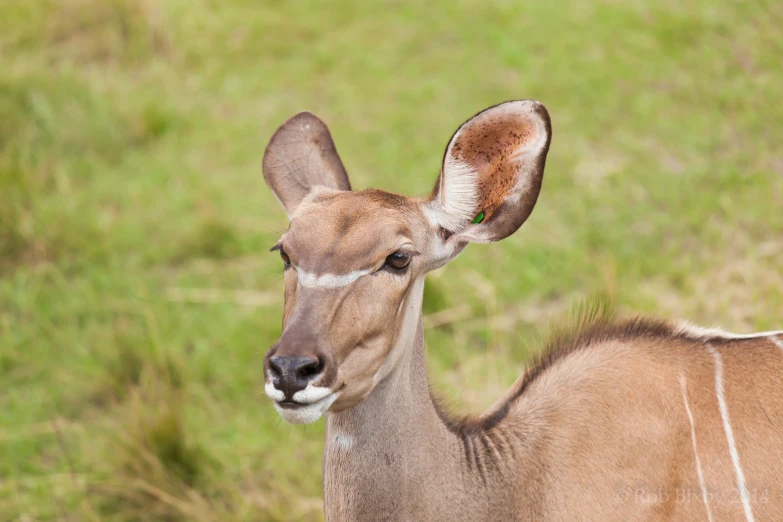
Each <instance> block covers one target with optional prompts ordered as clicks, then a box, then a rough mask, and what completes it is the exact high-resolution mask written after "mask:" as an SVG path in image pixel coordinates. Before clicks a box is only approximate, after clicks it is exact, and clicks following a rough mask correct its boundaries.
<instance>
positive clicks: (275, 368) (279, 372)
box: [269, 357, 283, 379]
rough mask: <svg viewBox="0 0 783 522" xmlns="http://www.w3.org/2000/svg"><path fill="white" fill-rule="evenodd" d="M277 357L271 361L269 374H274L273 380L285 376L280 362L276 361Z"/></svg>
mask: <svg viewBox="0 0 783 522" xmlns="http://www.w3.org/2000/svg"><path fill="white" fill-rule="evenodd" d="M275 359H277V357H272V358H271V359H269V373H271V374H272V378H273V379H279V378H280V377H282V376H283V369H282V367H281V366H280V363H279V361H276V360H275Z"/></svg>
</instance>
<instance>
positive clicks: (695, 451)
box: [680, 374, 713, 522]
mask: <svg viewBox="0 0 783 522" xmlns="http://www.w3.org/2000/svg"><path fill="white" fill-rule="evenodd" d="M680 389H682V400H683V402H685V411H686V412H687V413H688V421H689V422H690V423H691V442H692V443H693V454H694V455H695V456H696V473H698V475H699V485H700V486H701V496H702V500H704V507H705V508H706V509H707V520H708V521H709V522H713V518H712V511H710V501H709V497H708V496H707V484H706V483H705V482H704V473H703V472H702V470H701V460H700V459H699V451H698V449H697V448H696V426H695V425H694V423H693V414H692V413H691V407H690V404H688V390H687V389H686V384H685V375H683V374H680Z"/></svg>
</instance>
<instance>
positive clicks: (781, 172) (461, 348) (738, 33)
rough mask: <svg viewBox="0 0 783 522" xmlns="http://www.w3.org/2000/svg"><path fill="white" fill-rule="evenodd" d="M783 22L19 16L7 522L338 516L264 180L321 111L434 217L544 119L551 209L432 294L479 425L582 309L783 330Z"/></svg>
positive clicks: (450, 358)
mask: <svg viewBox="0 0 783 522" xmlns="http://www.w3.org/2000/svg"><path fill="white" fill-rule="evenodd" d="M781 25H783V5H782V4H780V3H775V2H772V1H769V0H768V1H767V2H766V3H765V2H712V1H709V0H703V1H701V0H699V1H696V0H688V1H685V2H669V3H668V4H667V3H664V2H642V1H638V2H637V1H629V2H619V1H611V0H605V1H601V2H598V1H596V2H588V1H579V0H573V1H568V2H536V1H526V2H477V1H475V2H470V1H463V0H455V1H451V2H435V3H433V2H413V1H411V2H407V1H385V2H360V1H356V2H339V3H337V2H320V1H319V2H257V1H255V0H253V1H251V0H230V1H229V0H220V1H218V0H171V1H163V0H157V1H156V0H25V1H18V0H0V520H9V521H10V520H18V521H25V522H28V521H49V520H67V521H82V520H93V521H95V520H101V521H122V522H126V521H135V520H139V521H141V520H164V521H178V520H200V521H217V520H238V521H250V520H313V519H319V518H321V517H322V515H321V510H322V505H321V485H320V477H321V472H320V456H321V445H322V440H321V437H322V430H323V427H322V422H321V423H318V424H316V425H311V426H305V427H295V426H289V425H285V424H283V423H282V422H281V421H280V420H279V418H278V416H277V415H276V413H275V412H274V410H273V408H272V407H271V406H270V404H269V403H268V401H267V400H266V398H265V395H264V394H263V389H262V388H263V376H262V371H261V369H262V357H263V355H264V353H265V352H266V350H267V348H268V347H269V346H270V345H271V344H272V343H273V342H274V341H275V339H276V338H277V335H278V334H279V328H280V316H281V306H280V305H281V302H282V282H281V276H282V267H281V266H280V260H279V257H278V256H277V255H275V254H269V253H268V252H267V249H268V248H269V247H270V246H272V245H273V244H274V243H275V241H276V240H277V237H278V235H279V234H280V233H281V232H282V231H283V230H285V227H286V221H285V216H284V214H283V212H282V210H281V209H280V208H279V206H278V205H277V203H276V202H275V201H274V198H273V197H272V195H271V193H270V192H269V191H268V189H267V188H266V186H265V184H264V181H263V177H262V175H261V170H260V165H261V156H262V154H263V150H264V146H265V145H266V141H267V140H268V138H269V136H270V135H271V133H272V132H273V131H274V129H275V128H276V127H277V126H278V125H279V124H280V123H282V122H283V121H284V120H285V119H286V118H287V117H289V116H290V115H292V114H293V113H295V112H297V111H299V110H302V109H309V110H311V111H313V112H315V113H316V114H318V115H319V116H321V117H322V118H323V119H324V120H325V121H327V122H328V123H329V125H330V127H331V129H332V132H333V135H334V137H335V141H336V142H337V146H338V149H339V150H340V151H341V155H342V157H343V160H344V161H345V163H346V166H347V168H348V170H349V173H350V174H351V178H352V181H353V184H354V187H357V188H363V187H366V186H377V187H379V188H384V189H387V190H392V191H399V192H404V193H406V194H410V195H414V194H419V195H420V194H425V193H427V192H428V191H429V190H430V188H431V186H432V184H433V183H434V180H435V177H436V175H437V171H438V168H439V166H440V165H439V163H440V160H441V155H442V151H443V147H444V146H445V144H446V141H447V140H448V138H449V137H450V136H451V133H452V132H453V131H454V130H455V129H456V127H457V126H458V125H459V124H460V123H461V122H462V121H463V120H465V119H466V118H467V117H469V116H471V115H472V114H473V113H475V112H477V111H478V110H481V109H483V108H484V107H486V106H489V105H493V104H495V103H498V102H500V101H504V100H507V99H513V98H536V99H538V100H541V101H543V102H544V103H545V104H546V105H547V107H548V108H549V111H550V113H551V116H552V119H553V124H554V139H553V144H552V149H551V152H550V156H549V162H548V168H547V174H546V177H545V183H544V189H543V191H542V194H541V197H540V199H539V204H538V208H537V209H536V211H535V212H534V213H533V215H532V217H531V219H530V220H529V221H528V223H527V224H526V225H525V226H524V227H523V228H522V229H521V230H520V231H519V232H518V233H517V234H516V235H514V236H512V237H511V238H509V239H507V240H506V241H504V242H502V243H499V244H495V245H489V246H484V245H476V246H471V247H470V248H468V250H467V251H466V252H465V253H464V254H463V255H462V256H461V257H460V258H459V259H458V260H457V261H455V262H454V263H452V264H451V265H449V266H448V267H447V268H446V269H445V270H442V271H441V272H439V273H436V274H433V276H432V277H431V278H430V281H429V283H428V286H427V289H426V296H425V313H426V320H425V321H426V323H427V324H428V325H429V326H430V328H429V329H428V332H427V343H428V351H429V362H430V371H431V376H432V380H433V381H434V382H435V383H436V385H437V388H438V389H439V390H440V391H441V393H442V394H443V395H444V396H445V397H446V398H448V399H450V400H451V401H452V402H453V403H454V404H455V406H456V407H459V408H461V409H462V410H466V411H480V410H481V409H482V408H484V407H486V406H488V405H489V404H491V403H492V402H493V400H494V399H495V398H496V397H497V396H498V395H499V394H500V392H501V391H502V390H503V389H505V388H506V387H507V386H509V385H510V384H511V382H512V381H513V380H514V378H515V377H516V376H517V375H518V374H519V373H520V372H521V371H522V370H523V369H524V367H525V363H526V361H529V360H530V357H531V355H532V354H533V353H535V351H536V349H537V347H538V346H539V345H540V342H541V339H542V337H544V336H545V335H546V332H547V329H548V328H549V326H550V325H552V324H557V323H558V322H561V321H563V320H564V319H565V318H566V317H567V316H568V314H569V310H570V309H571V308H572V307H573V306H574V304H575V303H577V302H579V301H580V300H583V299H588V300H589V299H595V298H599V299H608V300H611V301H613V302H614V303H616V304H617V305H618V306H619V307H620V308H622V309H624V310H633V311H642V312H647V313H653V314H656V315H659V316H677V317H682V318H687V319H690V320H693V321H696V322H699V323H703V324H706V325H711V324H719V325H721V326H724V327H726V328H729V329H734V330H739V331H753V330H761V329H772V328H781V327H783V142H782V141H781V136H782V135H783V104H781V101H780V89H781V85H783V68H781V67H780V57H781V56H783V37H782V36H781V35H780V27H781Z"/></svg>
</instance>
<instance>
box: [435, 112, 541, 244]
mask: <svg viewBox="0 0 783 522" xmlns="http://www.w3.org/2000/svg"><path fill="white" fill-rule="evenodd" d="M551 138H552V126H551V123H550V121H549V114H548V113H547V111H546V108H544V106H543V105H542V104H540V103H539V102H537V101H533V100H524V101H510V102H506V103H501V104H500V105H496V106H494V107H490V108H489V109H486V110H484V111H482V112H480V113H478V114H477V115H476V116H474V117H473V118H471V119H469V120H468V121H467V122H465V123H464V124H462V126H461V127H460V128H459V129H458V130H457V132H456V133H455V134H454V136H453V137H452V138H451V141H449V144H448V147H446V153H445V155H444V157H443V167H442V169H441V172H440V176H439V177H438V182H437V184H436V185H435V189H434V191H433V193H432V198H431V200H430V201H429V203H428V205H429V207H430V209H431V211H432V215H433V217H434V219H435V220H436V221H437V222H438V225H439V226H441V227H442V228H444V229H445V230H447V231H449V232H450V233H454V234H457V235H458V238H459V239H460V240H465V241H476V242H480V243H486V242H489V241H498V240H500V239H503V238H504V237H506V236H509V235H511V234H512V233H514V232H515V231H516V230H517V229H518V228H519V227H520V225H522V223H524V221H525V220H526V219H527V218H528V216H529V215H530V213H531V212H532V211H533V207H534V206H535V204H536V199H538V193H539V191H540V190H541V180H542V179H543V177H544V163H545V162H546V154H547V151H548V150H549V142H550V140H551Z"/></svg>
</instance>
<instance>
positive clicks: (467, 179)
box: [263, 100, 551, 423]
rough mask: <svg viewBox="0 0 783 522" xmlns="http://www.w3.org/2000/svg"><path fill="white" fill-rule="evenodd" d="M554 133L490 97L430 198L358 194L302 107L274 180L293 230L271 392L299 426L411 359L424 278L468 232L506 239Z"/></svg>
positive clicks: (350, 402)
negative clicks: (490, 103) (407, 354)
mask: <svg viewBox="0 0 783 522" xmlns="http://www.w3.org/2000/svg"><path fill="white" fill-rule="evenodd" d="M550 138H551V125H550V121H549V115H548V114H547V111H546V109H545V108H544V106H543V105H541V104H540V103H538V102H535V101H530V100H526V101H511V102H506V103H503V104H500V105H497V106H495V107H491V108H489V109H487V110H485V111H483V112H481V113H479V114H477V115H476V116H474V117H473V118H471V119H470V120H468V121H467V122H465V123H464V124H463V125H462V126H461V127H460V128H459V129H458V130H457V132H456V133H455V134H454V136H453V137H452V138H451V140H450V141H449V143H448V145H447V147H446V152H445V154H444V157H443V165H442V168H441V172H440V175H439V176H438V179H437V182H436V184H435V188H434V190H433V192H432V194H431V195H430V196H429V197H425V198H409V197H405V196H400V195H397V194H391V193H388V192H384V191H381V190H375V189H367V190H361V191H352V190H351V184H350V182H349V180H348V175H347V173H346V171H345V168H344V166H343V164H342V162H341V160H340V157H339V156H338V154H337V150H336V149H335V146H334V143H333V141H332V137H331V135H330V133H329V130H328V128H327V127H326V125H325V124H324V123H323V122H322V121H321V120H319V119H318V118H317V117H316V116H314V115H313V114H310V113H308V112H302V113H299V114H297V115H296V116H294V117H293V118H291V119H290V120H288V121H287V122H285V123H284V124H283V125H282V126H281V127H280V128H279V129H278V130H277V132H275V134H274V135H273V136H272V138H271V140H270V142H269V145H268V146H267V148H266V152H265V154H264V161H263V169H264V178H265V179H266V182H267V184H268V185H269V188H270V189H272V192H273V193H274V194H275V196H276V197H277V199H278V200H279V201H280V203H281V204H282V205H283V207H284V208H285V211H286V213H287V214H288V218H289V221H290V225H289V228H288V230H287V231H286V232H285V233H284V234H283V236H282V237H281V238H280V240H279V241H278V243H277V244H276V245H275V246H274V247H273V248H272V250H274V251H277V252H278V253H279V255H280V257H281V258H282V262H283V265H284V273H285V276H284V279H285V305H284V310H283V330H282V334H281V336H280V338H279V340H278V341H277V343H275V344H274V346H272V348H271V349H270V350H269V352H268V353H267V355H266V357H265V359H264V372H265V378H266V385H265V390H266V393H267V394H268V395H269V397H270V398H271V399H272V400H273V401H274V404H275V408H276V409H277V411H278V412H279V414H280V415H281V416H282V417H283V419H285V420H286V421H287V422H290V423H309V422H313V421H315V420H317V419H318V418H320V417H321V416H322V415H323V414H324V413H325V412H327V411H332V412H336V411H340V410H343V409H346V408H350V407H352V406H354V405H356V404H358V403H359V402H361V401H362V400H363V399H364V398H366V397H367V396H368V395H369V394H370V393H371V392H372V390H373V388H374V387H375V386H376V385H377V384H378V383H379V382H381V381H383V380H384V379H385V378H386V377H388V376H389V375H390V374H391V373H392V371H393V370H394V368H395V367H396V366H397V365H398V364H401V361H402V360H404V359H405V357H404V356H405V352H406V350H408V349H410V346H411V344H412V340H413V339H412V336H413V335H414V334H415V331H416V329H417V328H418V326H419V324H420V321H421V300H422V292H423V282H424V276H425V275H426V273H427V272H429V271H430V270H433V269H435V268H438V267H440V266H442V265H444V264H445V263H447V262H448V261H450V260H451V259H454V257H456V256H457V255H458V254H459V253H460V252H461V251H462V250H463V249H464V248H465V246H466V245H467V244H468V243H469V242H478V243H486V242H490V241H498V240H500V239H503V238H505V237H506V236H508V235H510V234H512V233H513V232H514V231H516V230H517V229H518V228H519V227H520V225H522V223H523V222H524V221H525V220H526V219H527V217H528V216H529V215H530V213H531V211H532V210H533V207H534V205H535V203H536V199H537V198H538V193H539V191H540V189H541V181H542V178H543V174H544V163H545V161H546V155H547V151H548V149H549V142H550Z"/></svg>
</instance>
